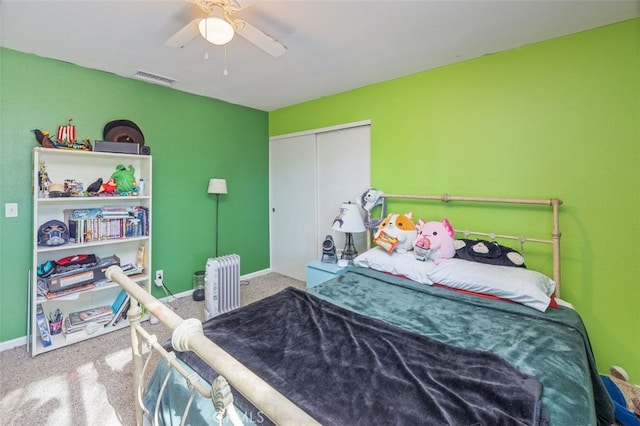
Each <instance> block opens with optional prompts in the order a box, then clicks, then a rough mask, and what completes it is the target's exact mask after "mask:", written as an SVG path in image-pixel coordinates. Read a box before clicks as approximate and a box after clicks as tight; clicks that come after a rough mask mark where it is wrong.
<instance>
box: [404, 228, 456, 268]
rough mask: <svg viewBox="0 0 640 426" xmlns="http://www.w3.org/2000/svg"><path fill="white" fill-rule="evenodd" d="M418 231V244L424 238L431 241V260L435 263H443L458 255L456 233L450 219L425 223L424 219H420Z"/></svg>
mask: <svg viewBox="0 0 640 426" xmlns="http://www.w3.org/2000/svg"><path fill="white" fill-rule="evenodd" d="M416 230H417V231H418V235H417V238H416V240H415V241H416V243H417V242H419V241H420V240H421V239H424V238H428V239H429V241H430V243H431V245H430V249H431V251H430V252H429V259H431V260H433V261H434V262H435V263H441V262H443V261H444V260H447V259H450V258H452V257H453V256H454V255H455V254H456V248H455V245H454V241H455V231H454V230H453V227H452V226H451V224H450V223H449V220H448V219H442V221H441V222H425V221H424V219H419V220H418V224H417V225H416ZM414 244H415V243H414Z"/></svg>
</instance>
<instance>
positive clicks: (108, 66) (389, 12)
mask: <svg viewBox="0 0 640 426" xmlns="http://www.w3.org/2000/svg"><path fill="white" fill-rule="evenodd" d="M238 3H240V5H242V6H246V7H245V8H244V9H243V10H241V11H240V12H239V13H238V15H237V17H239V18H242V19H244V20H246V21H248V22H249V23H251V24H253V25H254V26H256V27H258V28H259V29H261V30H262V31H264V32H265V33H267V34H269V35H270V36H272V37H273V38H275V39H277V40H279V41H280V42H281V43H282V44H284V45H285V46H286V47H287V52H286V53H285V54H284V55H282V56H280V57H278V58H274V57H271V56H270V55H268V54H267V53H265V52H264V51H262V50H260V49H259V48H257V47H256V46H254V45H252V44H250V43H249V42H247V41H246V40H245V39H243V38H242V37H239V36H236V37H234V39H233V40H232V41H231V42H230V43H229V44H228V45H227V47H226V57H227V70H228V74H227V75H226V76H225V75H223V70H224V57H225V48H224V47H218V46H214V45H211V44H208V43H206V42H205V41H204V39H202V38H200V37H197V38H196V39H194V40H193V41H192V42H190V43H189V44H187V45H186V46H185V47H184V48H181V49H180V48H169V47H165V45H164V42H165V41H166V40H167V39H168V38H169V37H170V36H172V35H173V34H174V33H175V32H176V31H178V30H179V29H180V28H182V27H183V26H184V25H185V24H187V23H188V22H189V21H191V20H192V19H194V18H196V17H198V16H202V15H203V12H202V11H201V10H200V9H199V8H198V7H197V6H195V5H193V4H191V3H187V2H185V1H184V0H136V1H131V0H129V1H125V0H111V1H96V0H67V1H62V0H43V1H34V0H0V24H1V29H0V45H1V46H3V47H7V48H11V49H15V50H20V51H23V52H29V53H34V54H36V55H39V56H43V57H48V58H54V59H59V60H62V61H67V62H71V63H74V64H77V65H81V66H84V67H88V68H94V69H98V70H103V71H108V72H112V73H114V74H117V75H120V76H124V77H132V76H133V74H134V73H135V72H136V71H138V70H141V71H146V72H150V73H153V74H157V75H161V76H164V77H170V78H173V79H175V80H177V83H175V84H174V86H173V87H174V88H175V89H176V90H181V91H185V92H190V93H196V94H200V95H203V96H207V97H211V98H216V99H221V100H224V101H228V102H231V103H234V104H239V105H245V106H249V107H253V108H258V109H261V110H265V111H271V110H273V109H277V108H280V107H284V106H288V105H293V104H296V103H299V102H303V101H307V100H311V99H315V98H319V97H322V96H327V95H332V94H335V93H339V92H343V91H345V90H349V89H354V88H357V87H362V86H366V85H369V84H372V83H377V82H381V81H385V80H389V79H393V78H397V77H401V76H405V75H409V74H413V73H416V72H419V71H423V70H427V69H431V68H435V67H439V66H443V65H447V64H451V63H455V62H460V61H464V60H468V59H471V58H476V57H479V56H482V55H485V54H490V53H495V52H500V51H504V50H507V49H511V48H515V47H519V46H522V45H526V44H530V43H535V42H539V41H542V40H547V39H551V38H555V37H559V36H563V35H567V34H571V33H575V32H579V31H583V30H587V29H590V28H595V27H598V26H602V25H607V24H611V23H615V22H620V21H624V20H627V19H631V18H635V17H638V16H640V0H634V1H616V0H603V1H597V0H589V1H579V0H551V1H543V0H528V1H516V0H501V1H488V0H487V1H485V0H466V1H453V0H447V1H445V0H442V1H434V0H433V1H428V0H424V1H400V0H398V1H391V0H388V1H349V0H343V1H330V0H324V1H322V0H306V1H305V0H302V1H300V0H299V1H276V0H273V1H256V0H245V1H243V0H238ZM251 3H253V4H251ZM205 51H207V52H208V56H209V59H206V60H205V59H204V53H205Z"/></svg>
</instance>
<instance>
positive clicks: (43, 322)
mask: <svg viewBox="0 0 640 426" xmlns="http://www.w3.org/2000/svg"><path fill="white" fill-rule="evenodd" d="M36 322H37V323H38V331H39V332H40V338H41V339H42V346H44V347H45V348H46V347H48V346H51V334H49V320H48V319H47V316H46V315H45V314H44V309H43V308H42V305H41V304H40V303H38V305H37V306H36Z"/></svg>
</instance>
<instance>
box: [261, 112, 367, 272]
mask: <svg viewBox="0 0 640 426" xmlns="http://www.w3.org/2000/svg"><path fill="white" fill-rule="evenodd" d="M269 155H270V157H269V176H270V177H269V178H270V182H269V186H270V191H271V192H270V202H271V223H270V236H269V238H270V241H271V244H270V248H271V269H272V270H273V271H274V272H278V273H280V274H283V275H287V276H290V277H293V278H296V279H299V280H302V281H304V280H305V278H306V265H307V263H309V262H310V261H312V260H314V259H320V258H321V256H322V248H321V244H322V241H324V238H325V237H326V236H327V235H329V234H331V235H333V237H334V241H335V242H336V246H337V248H338V249H342V247H344V234H342V233H339V232H336V231H332V230H331V225H332V223H333V219H334V218H335V217H336V214H337V213H338V210H339V209H340V205H341V204H342V202H344V201H355V199H356V198H357V197H358V196H359V195H361V194H362V193H363V192H364V191H365V190H366V189H367V188H368V187H369V182H370V157H371V155H370V132H369V124H368V123H366V124H356V125H352V126H342V127H341V128H339V129H337V128H334V129H324V130H316V131H312V132H309V133H304V134H295V135H291V136H287V135H285V136H278V137H275V138H272V139H271V140H270V141H269ZM356 238H357V239H356V244H357V247H358V250H359V251H361V248H363V247H364V246H365V243H364V241H365V239H364V234H362V235H358V236H356Z"/></svg>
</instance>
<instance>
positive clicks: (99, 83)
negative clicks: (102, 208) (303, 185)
mask: <svg viewBox="0 0 640 426" xmlns="http://www.w3.org/2000/svg"><path fill="white" fill-rule="evenodd" d="M0 108H1V118H0V126H1V128H0V167H1V169H0V206H1V207H2V214H1V215H0V235H1V236H2V237H1V242H0V342H4V341H8V340H12V339H15V338H18V337H22V336H25V334H26V323H27V271H28V270H29V268H30V266H31V253H32V247H31V241H32V225H31V221H32V217H33V211H32V198H31V167H32V166H31V163H32V148H33V147H34V146H37V142H36V139H35V137H34V135H33V133H32V132H31V130H32V129H35V128H39V129H44V130H49V131H50V132H51V133H52V134H55V132H56V130H57V126H58V125H60V124H64V123H65V122H66V121H67V120H68V119H69V118H73V120H74V124H75V125H76V133H77V137H78V138H85V137H89V138H90V139H91V140H95V139H97V140H100V139H102V131H103V127H104V125H105V124H106V123H107V122H109V121H111V120H115V119H121V118H124V119H129V120H132V121H134V122H135V123H136V124H138V126H140V128H141V129H142V131H143V133H144V136H145V141H146V143H145V144H146V145H148V146H149V147H151V153H152V155H153V189H154V194H153V231H154V232H153V252H152V255H153V256H152V262H153V269H154V270H155V269H163V270H164V281H165V283H166V285H167V286H168V287H169V289H171V291H172V292H173V293H179V292H182V291H186V290H189V289H190V288H191V286H192V276H193V272H194V271H197V270H202V269H204V266H205V262H206V259H207V258H208V257H213V255H214V251H215V229H214V223H215V198H214V197H213V196H211V195H209V194H207V185H208V182H209V178H211V177H219V178H226V179H227V186H228V190H229V193H228V194H227V195H222V196H220V233H219V237H220V239H219V254H220V255H224V254H229V253H238V254H239V255H240V256H241V272H242V273H243V274H247V273H251V272H256V271H259V270H263V269H267V268H269V214H268V205H269V199H268V193H269V186H268V180H269V164H268V156H269V145H268V114H267V113H266V112H264V111H259V110H255V109H251V108H246V107H242V106H237V105H233V104H229V103H226V102H222V101H218V100H214V99H210V98H205V97H201V96H196V95H191V94H186V93H182V92H179V91H177V90H173V89H170V88H167V87H162V86H158V85H154V84H150V83H146V82H140V81H136V80H132V79H127V78H123V77H119V76H115V75H112V74H109V73H104V72H100V71H96V70H90V69H86V68H82V67H79V66H76V65H72V64H69V63H65V62H59V61H54V60H49V59H44V58H41V57H37V56H34V55H29V54H25V53H21V52H16V51H13V50H9V49H0ZM114 170H115V165H114ZM97 177H103V178H107V177H108V176H96V178H97ZM52 178H55V177H52ZM57 178H58V179H64V177H62V176H59V177H57ZM89 183H90V182H85V185H88V184H89ZM5 203H18V209H19V216H18V217H17V218H6V217H4V204H5ZM153 290H154V293H155V294H156V295H157V296H164V294H163V293H161V292H158V291H157V288H156V287H155V286H154V288H153Z"/></svg>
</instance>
